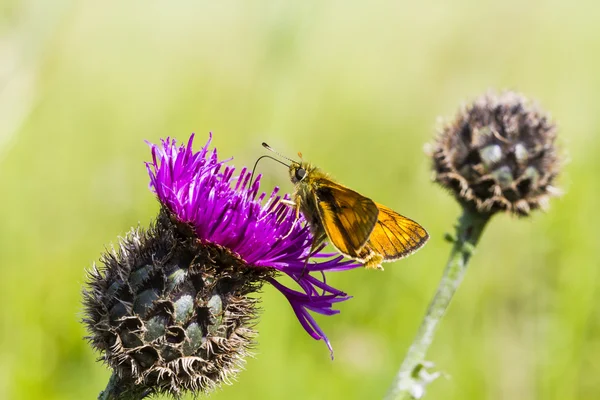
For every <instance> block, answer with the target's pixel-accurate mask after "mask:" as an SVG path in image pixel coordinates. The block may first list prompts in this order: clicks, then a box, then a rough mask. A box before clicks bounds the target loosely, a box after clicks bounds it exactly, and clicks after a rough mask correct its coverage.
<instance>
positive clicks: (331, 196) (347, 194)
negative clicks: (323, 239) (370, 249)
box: [315, 181, 379, 257]
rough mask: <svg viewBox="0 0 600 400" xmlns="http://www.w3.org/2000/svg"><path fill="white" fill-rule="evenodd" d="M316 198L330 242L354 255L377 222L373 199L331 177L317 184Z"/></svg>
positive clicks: (377, 210) (376, 210) (341, 251)
mask: <svg viewBox="0 0 600 400" xmlns="http://www.w3.org/2000/svg"><path fill="white" fill-rule="evenodd" d="M315 200H316V203H317V210H318V212H319V216H320V218H321V221H322V222H323V227H324V228H325V232H326V233H327V236H328V237H329V240H330V241H331V244H332V245H333V246H335V247H336V248H337V249H338V250H339V251H340V253H342V254H344V255H346V256H349V257H357V256H358V254H359V251H360V249H361V248H362V247H363V246H364V245H365V243H366V242H367V241H368V240H369V236H370V235H371V232H373V229H374V228H375V224H376V223H377V218H378V215H379V209H378V208H377V205H376V204H375V202H374V201H373V200H371V199H369V198H367V197H364V196H363V195H361V194H360V193H357V192H355V191H354V190H351V189H348V188H347V187H345V186H342V185H339V184H337V183H334V182H331V181H327V182H326V183H322V184H320V185H319V186H318V187H317V189H316V190H315Z"/></svg>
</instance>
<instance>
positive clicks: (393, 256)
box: [363, 204, 429, 261]
mask: <svg viewBox="0 0 600 400" xmlns="http://www.w3.org/2000/svg"><path fill="white" fill-rule="evenodd" d="M377 208H378V209H379V215H378V219H377V223H376V225H375V227H374V229H373V232H371V235H370V237H369V241H368V242H367V245H366V246H365V251H363V254H365V253H366V252H368V251H375V252H376V253H379V254H381V255H382V256H383V260H384V261H393V260H398V259H400V258H403V257H406V256H407V255H409V254H411V253H413V252H414V251H416V250H417V249H419V248H420V247H421V246H423V245H424V244H425V242H427V240H428V239H429V234H428V233H427V231H426V230H425V228H423V227H422V226H421V225H419V224H418V223H416V222H415V221H413V220H411V219H409V218H406V217H404V216H402V215H400V214H398V213H397V212H395V211H393V210H391V209H389V208H387V207H386V206H384V205H381V204H377Z"/></svg>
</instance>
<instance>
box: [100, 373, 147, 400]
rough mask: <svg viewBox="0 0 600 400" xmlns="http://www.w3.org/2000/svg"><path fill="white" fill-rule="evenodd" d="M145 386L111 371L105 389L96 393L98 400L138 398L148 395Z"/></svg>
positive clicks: (137, 399)
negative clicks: (142, 386)
mask: <svg viewBox="0 0 600 400" xmlns="http://www.w3.org/2000/svg"><path fill="white" fill-rule="evenodd" d="M148 395H149V393H148V390H147V388H141V387H137V386H135V385H134V384H133V383H131V382H129V381H127V382H126V381H124V380H122V379H121V378H119V376H118V375H117V374H115V373H114V372H113V374H112V376H111V377H110V380H109V381H108V384H107V385H106V389H104V390H103V391H102V392H100V394H99V395H98V400H140V399H143V398H144V397H146V396H148Z"/></svg>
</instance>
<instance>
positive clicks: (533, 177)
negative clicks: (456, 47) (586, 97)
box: [432, 92, 560, 216]
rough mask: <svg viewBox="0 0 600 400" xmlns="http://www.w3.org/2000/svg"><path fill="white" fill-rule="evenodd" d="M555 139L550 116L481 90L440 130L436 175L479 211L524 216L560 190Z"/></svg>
mask: <svg viewBox="0 0 600 400" xmlns="http://www.w3.org/2000/svg"><path fill="white" fill-rule="evenodd" d="M555 138H556V126H555V125H554V124H553V123H552V122H551V121H550V118H549V116H548V115H546V114H545V113H544V112H543V111H542V110H540V109H539V108H538V107H537V106H535V105H533V104H531V103H530V102H529V101H528V100H527V99H526V98H525V97H523V96H522V95H520V94H518V93H514V92H504V93H502V94H500V95H496V94H494V93H488V94H485V95H483V96H481V97H480V98H478V99H476V100H475V101H474V102H473V103H472V104H470V105H468V106H467V107H465V108H464V109H462V110H461V111H460V112H459V113H458V114H457V115H456V117H455V118H454V120H453V121H452V122H450V123H449V124H447V125H446V126H444V127H443V129H442V130H441V132H440V134H439V136H438V139H437V141H436V143H435V144H434V148H433V152H432V158H433V170H434V174H435V177H434V179H435V181H436V182H438V183H439V184H441V185H442V186H444V187H446V188H448V189H449V190H450V191H452V192H453V193H454V195H455V196H456V198H457V199H458V200H459V201H460V202H461V203H463V204H466V205H470V206H474V207H475V208H476V209H477V210H478V211H480V212H485V213H490V214H493V213H495V212H497V211H507V212H510V213H513V214H516V215H520V216H527V215H529V213H530V212H531V211H532V210H535V209H537V208H542V209H545V208H546V207H547V204H548V199H549V198H550V197H551V196H554V195H557V194H558V193H559V191H558V190H557V189H556V188H555V187H554V181H555V178H556V176H557V175H558V173H559V170H560V160H559V157H558V155H557V150H556V148H555V143H554V142H555Z"/></svg>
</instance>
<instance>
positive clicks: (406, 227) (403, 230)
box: [257, 143, 429, 269]
mask: <svg viewBox="0 0 600 400" xmlns="http://www.w3.org/2000/svg"><path fill="white" fill-rule="evenodd" d="M262 145H263V146H264V147H265V148H267V149H268V150H270V151H272V152H274V153H275V154H277V155H278V156H280V157H282V158H284V159H286V160H288V161H290V162H291V164H290V165H287V164H284V163H282V164H284V165H286V166H287V167H288V168H289V174H290V179H291V181H292V183H293V184H294V185H295V186H296V187H295V191H294V194H293V195H292V200H289V201H288V204H289V205H290V206H292V207H294V208H295V210H296V219H297V218H298V217H299V213H300V212H302V214H303V215H304V217H305V218H306V220H307V221H308V224H309V225H310V229H311V232H312V235H313V243H312V246H311V253H312V251H314V250H315V249H316V248H317V247H318V246H319V245H320V244H321V243H323V241H324V240H325V239H326V238H329V241H330V243H331V244H332V245H333V246H334V247H335V248H336V249H337V250H338V251H339V252H340V253H342V254H343V255H345V256H346V257H349V258H352V259H355V260H357V261H360V262H361V263H362V264H363V265H364V266H365V267H366V268H378V269H383V267H382V266H381V263H382V262H388V261H395V260H399V259H401V258H403V257H406V256H408V255H410V254H412V253H413V252H415V251H416V250H418V249H419V248H421V247H422V246H423V245H424V244H425V242H427V240H428V239H429V234H428V233H427V231H426V230H425V229H424V228H423V227H422V226H421V225H419V224H418V223H416V222H415V221H413V220H411V219H409V218H406V217H404V216H402V215H400V214H398V213H397V212H395V211H393V210H391V209H389V208H388V207H386V206H383V205H381V204H378V203H375V202H374V201H373V200H371V199H369V198H368V197H365V196H363V195H361V194H360V193H358V192H355V191H354V190H352V189H349V188H347V187H345V186H343V185H340V184H339V183H336V182H334V181H333V180H332V179H331V178H330V177H329V176H328V175H327V174H326V173H324V172H322V171H321V170H319V169H318V168H317V167H315V166H313V165H311V164H309V163H307V162H305V161H300V162H297V161H294V160H291V159H289V158H287V157H284V156H282V155H281V154H279V153H277V152H276V151H275V150H273V149H272V148H271V147H269V145H267V144H266V143H263V144H262ZM298 155H299V156H300V159H302V154H300V153H298ZM264 157H268V156H264ZM261 158H262V157H261ZM269 158H271V157H269ZM274 160H276V159H274ZM276 161H278V162H280V163H281V161H279V160H276ZM257 162H258V161H257Z"/></svg>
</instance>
